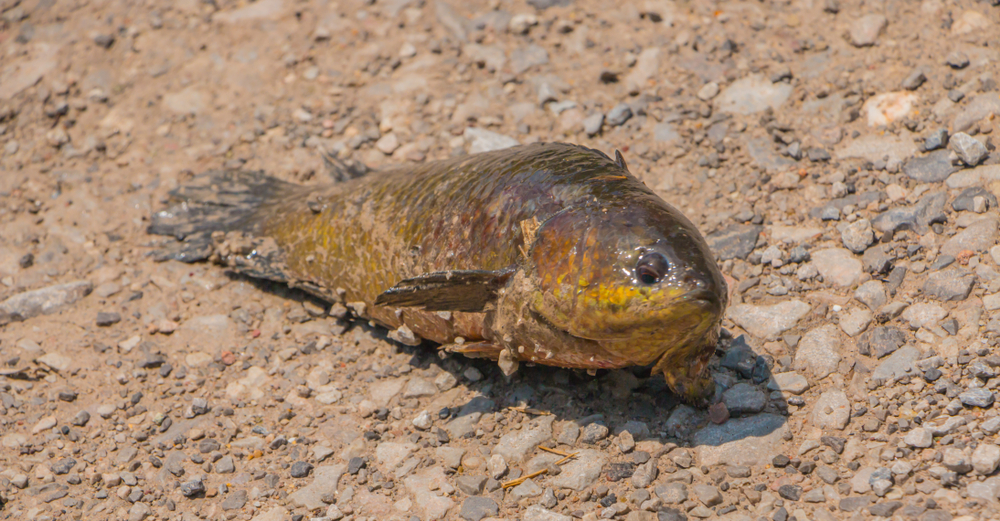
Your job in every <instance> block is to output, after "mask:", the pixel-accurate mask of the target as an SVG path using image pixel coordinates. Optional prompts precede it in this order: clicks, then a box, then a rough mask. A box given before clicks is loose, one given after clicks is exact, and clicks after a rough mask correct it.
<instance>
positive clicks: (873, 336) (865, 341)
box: [858, 326, 906, 358]
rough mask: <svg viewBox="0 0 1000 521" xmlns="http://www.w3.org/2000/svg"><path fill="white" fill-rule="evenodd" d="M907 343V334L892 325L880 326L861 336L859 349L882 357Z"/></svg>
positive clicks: (869, 354)
mask: <svg viewBox="0 0 1000 521" xmlns="http://www.w3.org/2000/svg"><path fill="white" fill-rule="evenodd" d="M905 344H906V334H905V333H903V332H902V331H900V330H899V329H897V328H894V327H892V326H878V327H876V328H874V329H872V330H871V331H869V332H867V333H865V334H864V335H862V336H861V338H860V339H859V342H858V351H859V352H860V353H861V354H862V355H865V356H874V357H875V358H882V357H883V356H886V355H888V354H891V353H892V352H893V351H895V350H897V349H899V348H900V347H902V346H903V345H905Z"/></svg>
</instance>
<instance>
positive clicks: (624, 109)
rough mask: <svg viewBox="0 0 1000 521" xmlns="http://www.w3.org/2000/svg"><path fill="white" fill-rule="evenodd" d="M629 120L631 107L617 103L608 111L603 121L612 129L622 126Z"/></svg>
mask: <svg viewBox="0 0 1000 521" xmlns="http://www.w3.org/2000/svg"><path fill="white" fill-rule="evenodd" d="M631 118H632V107H630V106H629V105H628V104H627V103H619V104H617V105H615V106H614V108H612V109H611V110H609V111H608V115H607V116H605V118H604V121H605V122H606V123H607V124H608V125H611V126H612V127H617V126H619V125H622V124H624V123H625V122H626V121H628V120H629V119H631Z"/></svg>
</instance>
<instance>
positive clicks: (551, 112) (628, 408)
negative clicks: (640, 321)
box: [0, 0, 1000, 521]
mask: <svg viewBox="0 0 1000 521" xmlns="http://www.w3.org/2000/svg"><path fill="white" fill-rule="evenodd" d="M996 3H997V1H996V0H992V1H973V0H947V1H945V0H924V1H922V2H921V1H916V0H871V1H868V0H866V1H864V2H861V1H855V0H850V1H847V0H841V1H838V0H805V1H801V2H788V1H779V0H763V1H746V2H713V1H704V2H690V1H677V2H671V1H669V0H644V1H638V2H630V3H622V5H620V6H617V7H615V8H611V7H610V5H611V4H608V3H605V2H596V1H593V0H528V1H527V3H525V2H522V1H521V0H491V1H490V2H479V1H473V2H454V1H442V0H436V1H427V2H425V1H423V0H385V1H383V0H372V1H366V2H359V1H356V0H343V1H341V2H323V1H316V2H310V1H302V0H257V1H256V2H242V1H241V2H235V1H229V0H204V1H198V0H177V1H174V2H153V1H147V2H126V1H121V0H98V1H90V2H87V1H81V0H21V1H19V0H0V13H2V15H0V375H2V376H0V440H2V445H3V450H2V451H0V518H3V519H25V520H31V519H35V520H51V519H127V520H129V521H142V520H143V519H183V520H191V519H195V518H199V519H225V520H232V519H241V520H249V519H253V520H255V521H283V520H288V519H292V520H295V521H299V520H302V519H304V518H309V519H323V520H326V519H329V520H340V519H349V520H357V521H361V520H375V519H379V520H397V519H399V520H432V519H465V520H468V521H480V520H483V519H494V518H496V519H511V520H513V519H523V520H527V521H560V520H569V519H573V518H582V519H586V520H595V519H626V520H629V521H640V520H642V521H651V520H660V521H666V520H671V521H673V520H681V519H693V518H695V519H701V518H713V519H714V518H724V519H734V520H736V519H739V520H744V519H746V520H758V519H768V520H774V521H785V520H790V519H796V520H799V521H805V520H819V521H823V520H829V519H871V518H879V517H881V518H895V519H918V520H927V521H931V520H933V521H938V520H950V519H962V520H973V519H988V518H996V517H997V516H998V515H1000V503H998V495H1000V476H998V475H996V471H997V467H998V463H1000V446H998V444H997V442H996V435H997V432H998V431H1000V415H998V414H997V413H998V410H997V406H996V405H995V394H994V393H995V391H996V388H997V386H998V384H1000V376H998V375H1000V354H998V353H996V343H997V341H996V339H997V336H998V335H1000V313H998V310H1000V271H998V270H1000V246H997V239H998V225H1000V209H998V208H997V206H998V203H997V196H998V195H1000V153H998V152H997V150H996V141H997V139H998V135H997V130H998V126H1000V123H998V119H997V116H1000V93H998V87H997V81H998V80H997V77H998V72H1000V70H998V69H1000V65H998V63H1000V62H998V60H1000V37H998V36H997V35H1000V7H997V6H996V5H994V4H996ZM541 140H546V141H553V140H564V141H571V142H576V143H581V144H585V145H588V146H592V147H595V148H598V149H601V150H603V151H606V152H612V151H613V150H614V149H616V148H617V149H620V150H622V151H623V152H624V154H625V157H626V158H627V160H628V164H629V166H630V168H631V169H632V171H633V172H634V173H635V174H636V175H637V176H639V177H641V178H642V179H643V180H644V181H645V182H646V184H647V185H649V186H651V187H653V188H654V189H655V190H657V191H658V192H659V193H660V194H661V195H662V196H663V197H664V198H665V199H666V200H668V201H670V202H671V203H673V204H674V205H676V206H678V207H679V208H681V209H682V210H683V211H684V212H685V213H686V215H688V216H689V217H690V218H691V219H692V220H693V221H694V222H695V223H696V224H697V225H698V226H699V228H700V229H701V230H702V231H703V232H704V233H705V234H706V235H707V236H708V238H709V242H710V243H711V245H712V247H713V248H714V251H715V252H716V254H717V255H718V257H719V259H720V260H721V261H722V266H723V271H724V272H725V273H726V275H727V276H728V277H731V279H730V283H731V292H732V305H731V307H730V309H729V311H728V313H727V317H726V320H725V321H724V324H723V325H724V328H725V330H724V334H723V340H722V341H721V343H720V346H719V353H718V354H719V356H717V357H716V358H715V360H714V361H713V363H712V369H713V371H714V374H715V378H716V380H717V382H718V384H719V386H718V389H719V396H718V398H719V402H718V404H716V405H715V406H713V407H712V408H711V409H709V410H707V411H702V410H695V409H692V408H690V407H687V406H684V405H680V404H679V403H678V401H677V399H676V398H675V397H674V396H672V395H671V394H670V393H669V392H668V391H667V390H666V386H665V384H664V383H663V381H662V379H661V378H659V377H652V378H650V377H649V374H648V370H646V371H642V370H636V371H615V372H606V373H599V374H598V375H597V376H596V377H594V376H589V375H587V374H586V373H579V372H573V371H568V370H554V369H548V368H540V367H535V368H530V367H529V368H523V369H522V370H521V371H520V372H518V373H517V374H515V375H514V376H513V377H512V378H511V379H507V378H505V377H504V376H503V374H502V373H501V372H500V371H499V369H498V368H497V367H495V365H493V364H490V363H486V362H483V361H475V360H469V359H465V358H461V357H440V356H438V354H437V353H436V352H435V351H434V349H433V347H432V346H423V347H407V346H402V345H399V344H396V343H394V342H392V341H390V340H388V339H387V338H386V336H385V331H384V330H380V329H377V328H371V327H369V326H368V325H366V324H363V323H354V322H349V321H342V320H338V319H336V318H334V317H330V316H329V310H328V309H327V307H326V306H325V305H324V304H323V303H321V302H316V301H313V300H310V299H309V298H307V297H305V296H304V295H303V294H301V293H299V292H295V291H290V290H288V289H287V288H281V287H278V286H275V285H270V284H263V283H258V282H255V281H252V280H248V279H245V278H242V277H240V276H236V275H234V274H231V273H228V272H226V271H225V270H223V269H221V268H219V267H215V266H211V265H182V264H178V263H169V262H168V263H155V262H153V261H152V260H151V259H150V258H149V256H148V254H149V252H150V251H151V250H152V249H153V247H155V246H156V244H157V241H160V240H162V239H161V238H157V237H150V236H148V235H146V234H145V226H146V224H147V222H148V218H149V215H150V213H151V212H152V211H153V210H154V209H159V208H161V207H162V201H163V198H164V195H165V194H166V192H167V191H168V190H170V189H171V188H173V187H176V186H177V185H178V184H180V183H183V182H184V181H186V180H188V179H190V178H191V176H192V175H193V174H194V173H198V172H201V171H204V170H207V169H210V168H218V167H227V168H237V167H242V168H248V169H265V170H267V171H268V172H270V173H273V174H275V175H277V176H279V177H282V178H284V179H288V180H292V181H295V182H300V183H321V182H327V181H328V177H327V172H326V171H325V169H324V166H323V162H322V160H321V152H322V151H325V152H329V153H335V154H338V155H339V156H340V157H343V158H350V159H354V160H359V161H362V162H364V163H366V164H368V165H371V166H373V167H378V166H381V165H389V164H397V163H413V162H422V161H426V160H430V159H436V158H444V157H449V156H454V155H461V154H466V153H470V152H476V151H481V150H489V149H494V148H498V147H504V146H510V145H511V144H514V143H518V142H519V143H530V142H534V141H541ZM543 447H544V449H550V450H544V449H543ZM551 451H556V452H557V453H553V452H551ZM558 453H564V454H575V455H574V456H573V457H572V458H569V459H566V458H564V456H563V455H561V454H558ZM525 476H532V477H531V478H530V479H527V480H524V481H523V482H522V483H520V484H518V485H516V486H509V487H506V488H505V487H504V483H510V482H511V481H513V480H517V479H519V478H523V477H525Z"/></svg>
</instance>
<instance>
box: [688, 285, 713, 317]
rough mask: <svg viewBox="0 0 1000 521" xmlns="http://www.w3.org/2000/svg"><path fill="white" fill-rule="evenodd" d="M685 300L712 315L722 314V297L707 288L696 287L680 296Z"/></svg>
mask: <svg viewBox="0 0 1000 521" xmlns="http://www.w3.org/2000/svg"><path fill="white" fill-rule="evenodd" d="M681 298H682V299H683V300H684V301H685V302H689V303H691V304H693V305H695V306H698V307H700V308H702V309H703V311H706V312H708V313H711V314H712V315H720V314H722V299H721V298H720V297H719V295H718V293H716V292H714V291H711V290H708V289H702V288H699V289H696V290H693V291H690V292H688V293H687V294H685V295H684V296H683V297H681Z"/></svg>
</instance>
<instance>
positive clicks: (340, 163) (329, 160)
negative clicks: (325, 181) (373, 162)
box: [319, 148, 371, 183]
mask: <svg viewBox="0 0 1000 521" xmlns="http://www.w3.org/2000/svg"><path fill="white" fill-rule="evenodd" d="M319 151H320V155H321V156H323V164H324V165H326V172H327V175H328V176H329V177H330V180H331V181H333V182H335V183H342V182H344V181H350V180H351V179H355V178H358V177H361V176H363V175H365V174H367V173H368V172H369V171H370V170H371V169H370V168H368V166H367V165H365V164H364V163H362V162H360V161H354V160H351V161H344V160H343V159H340V158H339V157H337V155H336V154H335V153H331V152H329V151H327V150H323V149H322V148H320V149H319Z"/></svg>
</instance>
